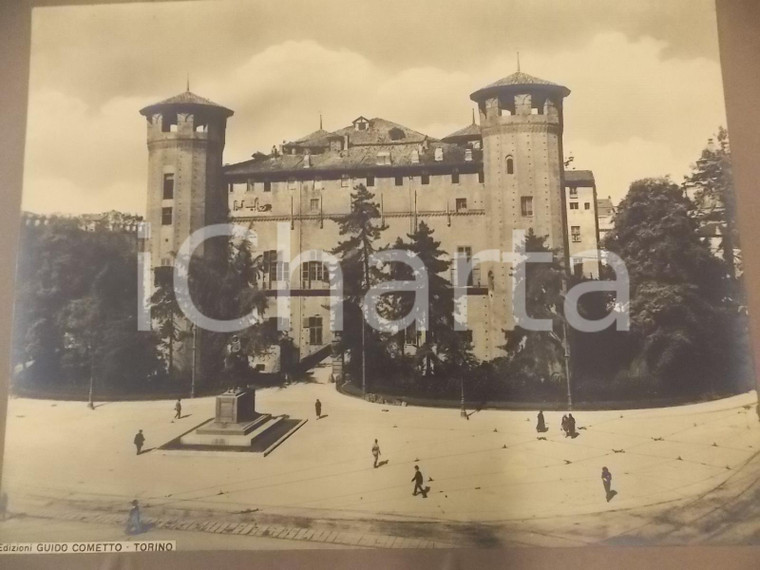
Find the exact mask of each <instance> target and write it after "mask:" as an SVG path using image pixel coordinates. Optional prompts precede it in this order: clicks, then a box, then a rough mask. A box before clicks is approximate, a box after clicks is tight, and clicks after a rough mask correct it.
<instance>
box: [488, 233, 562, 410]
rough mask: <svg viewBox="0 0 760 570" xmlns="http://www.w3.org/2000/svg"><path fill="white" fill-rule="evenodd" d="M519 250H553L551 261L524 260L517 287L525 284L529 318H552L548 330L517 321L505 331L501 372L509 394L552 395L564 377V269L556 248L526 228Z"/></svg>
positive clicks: (533, 251)
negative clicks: (535, 328)
mask: <svg viewBox="0 0 760 570" xmlns="http://www.w3.org/2000/svg"><path fill="white" fill-rule="evenodd" d="M518 251H519V252H521V253H531V252H532V253H552V254H553V261H552V262H550V263H537V262H531V263H525V271H524V273H523V274H522V279H521V281H518V282H517V283H516V286H517V287H524V291H525V309H526V312H527V314H528V316H529V317H530V318H533V319H548V320H551V321H552V330H551V331H530V330H526V329H524V328H522V327H521V326H519V325H517V326H515V327H514V329H512V330H509V331H505V337H506V344H505V345H504V346H503V347H502V348H503V349H504V350H505V352H506V360H505V361H503V362H502V366H501V368H502V372H503V373H504V375H505V376H506V378H505V381H506V382H507V386H508V393H509V392H511V394H510V395H517V394H519V393H523V394H526V395H528V396H530V395H535V396H539V397H542V396H546V397H549V396H552V395H555V394H559V393H560V391H561V390H560V387H561V386H560V384H561V383H562V384H564V382H565V381H566V378H565V371H564V350H563V346H562V342H563V338H564V334H565V324H564V313H563V303H564V295H563V281H564V279H565V272H564V270H563V267H562V264H561V263H560V262H559V261H558V256H557V252H556V251H552V250H551V249H549V248H548V247H547V246H546V237H541V236H537V235H536V234H535V232H534V231H533V229H532V228H531V229H530V230H528V232H527V234H526V235H525V241H524V243H522V244H520V245H519V246H518Z"/></svg>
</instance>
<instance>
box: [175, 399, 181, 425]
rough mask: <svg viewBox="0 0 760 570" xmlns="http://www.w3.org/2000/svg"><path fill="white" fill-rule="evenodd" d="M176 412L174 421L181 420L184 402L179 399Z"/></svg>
mask: <svg viewBox="0 0 760 570" xmlns="http://www.w3.org/2000/svg"><path fill="white" fill-rule="evenodd" d="M174 411H175V412H176V413H175V414H174V419H175V420H178V419H180V418H181V417H182V400H180V399H177V403H176V404H174Z"/></svg>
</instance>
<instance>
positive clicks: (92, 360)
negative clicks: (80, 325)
mask: <svg viewBox="0 0 760 570" xmlns="http://www.w3.org/2000/svg"><path fill="white" fill-rule="evenodd" d="M87 352H89V353H90V394H89V397H88V399H87V400H88V401H87V407H88V408H90V409H91V410H94V409H95V402H94V401H93V388H94V385H95V355H94V354H93V353H92V341H90V342H88V343H87Z"/></svg>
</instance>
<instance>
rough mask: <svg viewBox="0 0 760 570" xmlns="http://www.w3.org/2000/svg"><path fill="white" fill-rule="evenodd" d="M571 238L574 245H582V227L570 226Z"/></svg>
mask: <svg viewBox="0 0 760 570" xmlns="http://www.w3.org/2000/svg"><path fill="white" fill-rule="evenodd" d="M570 238H571V239H572V240H573V243H580V241H581V227H580V226H570Z"/></svg>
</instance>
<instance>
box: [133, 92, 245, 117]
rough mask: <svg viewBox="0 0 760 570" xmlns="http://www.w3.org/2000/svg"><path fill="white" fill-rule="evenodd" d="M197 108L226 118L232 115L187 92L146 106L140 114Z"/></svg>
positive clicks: (231, 112)
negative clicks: (202, 108) (203, 108)
mask: <svg viewBox="0 0 760 570" xmlns="http://www.w3.org/2000/svg"><path fill="white" fill-rule="evenodd" d="M199 106H200V107H205V108H207V109H208V110H211V111H214V112H217V113H220V114H223V115H224V116H226V117H229V116H230V115H232V114H233V111H232V110H230V109H228V108H227V107H224V106H222V105H219V104H218V103H214V102H213V101H210V100H209V99H206V98H205V97H201V96H200V95H196V94H195V93H191V92H190V91H189V90H188V91H185V92H184V93H180V94H179V95H175V96H173V97H169V98H168V99H164V100H163V101H159V102H158V103H153V104H152V105H148V106H147V107H144V108H142V109H140V114H141V115H145V116H146V117H147V116H148V115H150V114H152V113H154V112H161V111H163V110H164V109H166V108H167V107H176V108H177V109H179V110H181V109H183V108H196V107H199Z"/></svg>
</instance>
